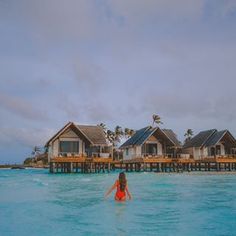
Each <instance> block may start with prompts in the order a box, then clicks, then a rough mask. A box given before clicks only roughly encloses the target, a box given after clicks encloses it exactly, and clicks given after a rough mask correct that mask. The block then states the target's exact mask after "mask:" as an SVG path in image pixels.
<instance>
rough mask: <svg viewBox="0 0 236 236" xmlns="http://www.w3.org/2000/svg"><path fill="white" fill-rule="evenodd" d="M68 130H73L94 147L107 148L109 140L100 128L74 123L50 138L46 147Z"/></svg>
mask: <svg viewBox="0 0 236 236" xmlns="http://www.w3.org/2000/svg"><path fill="white" fill-rule="evenodd" d="M68 129H72V130H73V131H74V132H75V133H77V134H78V136H80V137H82V138H83V139H85V141H87V142H88V143H90V144H91V145H93V146H107V145H108V143H107V140H106V137H105V134H104V132H103V130H102V128H101V127H100V126H97V125H77V124H75V123H73V122H69V123H67V124H66V125H65V126H64V127H63V128H62V129H60V130H59V131H58V132H57V133H56V134H55V135H54V136H53V137H52V138H50V139H49V140H48V141H47V143H46V145H45V146H48V145H49V144H50V142H52V141H54V140H55V139H57V138H58V137H59V136H60V135H61V134H63V133H64V132H66V131H67V130H68Z"/></svg>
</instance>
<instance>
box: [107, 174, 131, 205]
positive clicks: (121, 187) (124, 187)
mask: <svg viewBox="0 0 236 236" xmlns="http://www.w3.org/2000/svg"><path fill="white" fill-rule="evenodd" d="M115 188H116V195H115V200H116V201H125V200H126V193H127V195H128V197H129V199H131V194H130V192H129V189H128V184H127V180H126V177H125V173H124V172H121V173H120V174H119V179H117V180H116V182H115V183H114V184H113V186H112V187H111V188H110V189H109V190H108V191H107V193H106V194H105V197H108V196H109V194H110V193H111V192H112V191H113V190H114V189H115Z"/></svg>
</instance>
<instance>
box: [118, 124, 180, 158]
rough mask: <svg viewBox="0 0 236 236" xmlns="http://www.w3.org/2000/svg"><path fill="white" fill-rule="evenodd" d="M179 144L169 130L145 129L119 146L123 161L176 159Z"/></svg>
mask: <svg viewBox="0 0 236 236" xmlns="http://www.w3.org/2000/svg"><path fill="white" fill-rule="evenodd" d="M180 148H181V143H180V142H179V140H178V139H177V136H176V134H175V133H174V132H173V131H172V130H170V129H160V128H158V127H155V128H153V127H150V126H148V127H145V128H143V129H140V130H138V131H136V132H135V134H134V135H133V136H132V137H131V138H130V139H128V140H127V141H126V142H125V143H124V144H122V145H121V147H120V149H122V150H123V159H124V160H130V159H133V158H139V157H176V155H177V152H178V150H179V149H180Z"/></svg>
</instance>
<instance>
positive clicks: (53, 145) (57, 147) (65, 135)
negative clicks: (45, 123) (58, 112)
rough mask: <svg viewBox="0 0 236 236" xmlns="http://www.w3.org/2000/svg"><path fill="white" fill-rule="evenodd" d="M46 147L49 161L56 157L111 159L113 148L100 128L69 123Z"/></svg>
mask: <svg viewBox="0 0 236 236" xmlns="http://www.w3.org/2000/svg"><path fill="white" fill-rule="evenodd" d="M45 147H46V148H47V150H48V158H49V161H50V160H51V159H52V158H56V157H70V158H72V157H104V158H106V157H111V155H112V147H111V145H110V144H109V143H108V142H107V140H106V137H105V134H104V132H103V130H102V128H101V127H100V126H97V125H79V124H76V123H73V122H69V123H67V124H66V125H65V126H64V127H63V128H62V129H60V130H59V131H58V132H57V133H56V134H55V135H54V136H53V137H52V138H50V139H49V140H48V142H47V143H46V145H45Z"/></svg>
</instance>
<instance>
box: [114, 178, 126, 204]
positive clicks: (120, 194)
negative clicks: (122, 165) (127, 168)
mask: <svg viewBox="0 0 236 236" xmlns="http://www.w3.org/2000/svg"><path fill="white" fill-rule="evenodd" d="M125 196H126V194H125V191H121V190H120V182H119V180H117V181H116V195H115V198H117V199H118V200H119V201H121V200H124V198H125Z"/></svg>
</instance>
